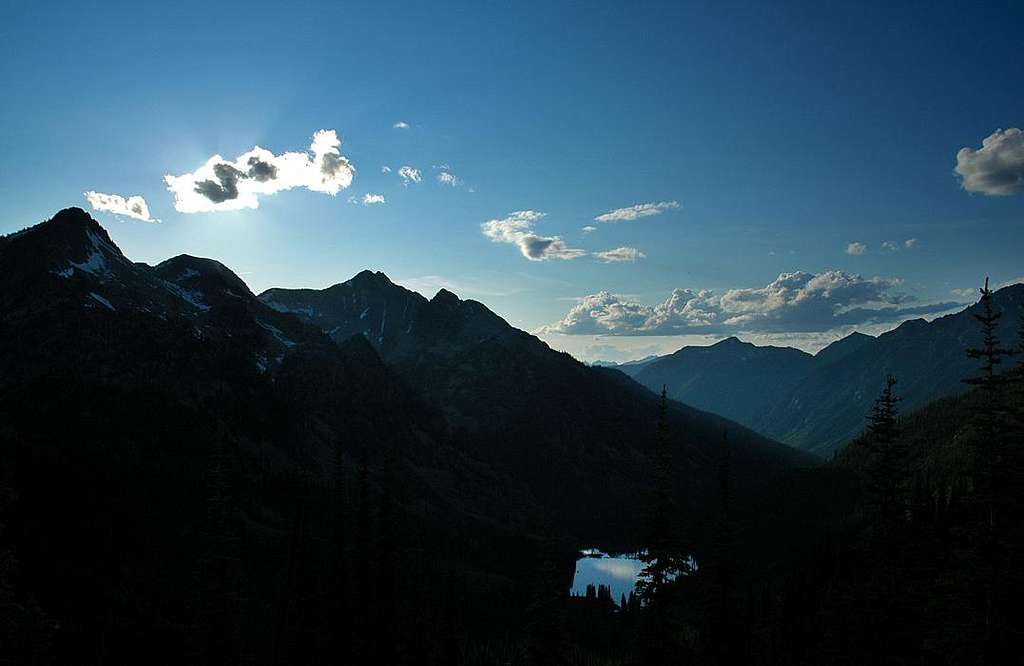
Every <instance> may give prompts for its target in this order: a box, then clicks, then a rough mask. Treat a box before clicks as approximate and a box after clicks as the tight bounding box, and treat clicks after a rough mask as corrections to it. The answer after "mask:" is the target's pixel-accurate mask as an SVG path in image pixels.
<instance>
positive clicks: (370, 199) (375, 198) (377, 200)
mask: <svg viewBox="0 0 1024 666" xmlns="http://www.w3.org/2000/svg"><path fill="white" fill-rule="evenodd" d="M382 203H385V201H384V195H383V194H370V193H369V192H367V193H366V194H364V195H363V205H364V206H372V205H373V204H382Z"/></svg>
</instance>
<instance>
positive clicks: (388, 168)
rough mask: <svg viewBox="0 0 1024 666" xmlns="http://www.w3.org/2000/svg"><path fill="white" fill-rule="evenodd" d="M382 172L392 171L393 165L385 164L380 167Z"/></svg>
mask: <svg viewBox="0 0 1024 666" xmlns="http://www.w3.org/2000/svg"><path fill="white" fill-rule="evenodd" d="M380 172H381V173H384V174H388V173H391V167H389V166H388V165H387V164H385V165H384V166H382V167H381V168H380Z"/></svg>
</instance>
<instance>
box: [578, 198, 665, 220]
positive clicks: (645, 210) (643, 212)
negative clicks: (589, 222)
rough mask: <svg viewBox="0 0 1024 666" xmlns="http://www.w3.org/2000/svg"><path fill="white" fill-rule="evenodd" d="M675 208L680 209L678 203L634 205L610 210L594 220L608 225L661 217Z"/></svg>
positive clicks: (663, 202)
mask: <svg viewBox="0 0 1024 666" xmlns="http://www.w3.org/2000/svg"><path fill="white" fill-rule="evenodd" d="M673 208H679V202H678V201H661V202H659V203H641V204H634V205H632V206H628V207H626V208H616V209H615V210H610V211H608V212H607V213H602V214H601V215H598V216H597V217H595V218H594V220H596V221H597V222H606V223H610V222H623V221H631V220H635V219H637V218H640V217H650V216H652V215H661V214H662V213H664V212H665V211H667V210H672V209H673Z"/></svg>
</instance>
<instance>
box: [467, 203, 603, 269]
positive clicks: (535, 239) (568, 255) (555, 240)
mask: <svg viewBox="0 0 1024 666" xmlns="http://www.w3.org/2000/svg"><path fill="white" fill-rule="evenodd" d="M544 216H545V213H540V212H537V211H534V210H517V211H514V212H512V213H509V214H508V216H506V217H503V218H500V219H494V220H488V221H487V222H484V223H483V224H481V225H480V230H481V231H482V232H483V234H484V236H487V237H488V238H490V239H491V241H492V242H495V243H510V244H512V245H515V246H517V247H518V248H519V251H520V252H521V253H522V255H523V256H524V257H526V258H527V259H529V260H530V261H546V260H548V259H576V258H578V257H582V256H584V255H586V254H587V253H586V251H585V250H580V249H577V248H571V247H568V246H566V244H565V242H564V241H562V239H561V238H559V237H558V236H539V235H537V234H536V233H535V232H534V229H533V226H534V224H535V223H536V222H537V221H538V220H540V219H541V218H543V217H544Z"/></svg>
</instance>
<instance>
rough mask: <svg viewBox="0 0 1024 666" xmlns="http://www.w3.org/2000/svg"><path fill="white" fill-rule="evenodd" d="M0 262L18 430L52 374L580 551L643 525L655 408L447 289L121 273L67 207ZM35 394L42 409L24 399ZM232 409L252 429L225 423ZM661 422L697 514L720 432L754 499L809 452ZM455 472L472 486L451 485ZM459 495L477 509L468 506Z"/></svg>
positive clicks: (193, 265)
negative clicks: (388, 459)
mask: <svg viewBox="0 0 1024 666" xmlns="http://www.w3.org/2000/svg"><path fill="white" fill-rule="evenodd" d="M0 264H2V265H3V267H4V270H3V272H2V274H0V313H2V318H0V341H2V343H3V344H2V351H0V370H2V372H0V396H2V397H3V401H0V407H3V408H4V409H5V413H7V414H11V415H12V420H11V421H10V423H19V422H21V423H25V417H24V416H23V415H22V416H19V415H18V413H19V410H20V409H26V410H27V411H29V412H31V413H35V414H39V413H45V410H46V409H54V410H59V409H61V408H62V407H63V406H62V405H58V404H56V403H53V404H48V403H47V400H58V399H60V400H63V398H62V397H60V394H61V390H60V389H59V388H58V384H59V382H65V383H66V385H68V386H80V387H82V392H83V396H84V399H86V402H89V403H91V402H93V401H100V402H102V403H103V404H104V405H105V407H104V408H105V409H113V410H115V411H116V412H117V414H116V418H118V419H124V420H125V421H134V420H136V419H137V418H138V417H137V416H134V415H127V414H121V413H120V412H121V411H122V410H123V408H122V407H121V406H118V405H109V404H107V397H106V396H110V395H115V394H124V393H127V394H130V395H138V396H141V395H145V394H146V392H147V391H154V392H156V393H158V394H159V395H162V396H164V398H163V399H164V400H165V401H166V402H167V403H168V404H173V405H178V406H180V407H181V408H182V409H190V410H191V409H195V410H199V411H200V412H202V413H203V414H205V415H206V416H205V417H204V418H209V419H210V420H211V421H213V422H217V423H220V425H218V426H217V429H218V430H219V431H222V432H223V433H230V434H231V437H232V438H233V439H236V440H238V441H241V442H244V443H245V447H243V448H247V449H249V450H250V451H251V452H253V453H257V452H258V454H259V455H260V456H263V457H266V459H267V460H271V461H272V460H276V459H279V458H280V459H288V460H291V463H289V464H296V465H299V466H300V467H306V466H308V467H309V469H310V472H311V473H315V474H318V475H321V476H330V474H331V473H332V472H331V464H332V463H331V462H330V461H331V460H332V457H333V456H334V455H335V448H336V447H337V446H338V442H339V441H341V442H343V443H342V444H341V446H342V448H343V449H344V451H345V458H346V460H348V461H351V462H349V465H354V464H355V461H356V460H357V459H360V458H365V457H367V456H370V457H371V458H373V457H374V456H376V458H373V459H377V458H379V456H380V450H381V449H387V450H393V451H394V452H395V455H396V456H398V457H399V458H400V459H401V460H403V461H405V462H407V463H408V464H409V466H410V469H416V470H418V471H416V472H415V476H416V479H417V481H416V483H415V484H412V485H411V486H410V487H411V488H416V489H418V490H417V491H416V492H422V493H424V494H425V496H427V497H430V498H432V500H431V501H432V502H435V503H438V504H439V505H446V506H447V507H448V508H447V509H445V510H446V511H456V512H461V513H464V514H466V515H467V516H473V517H475V518H474V519H480V518H483V517H487V518H486V519H487V520H488V521H498V520H499V519H498V517H499V516H500V521H499V522H505V523H507V522H508V521H510V520H511V521H512V522H515V521H516V520H519V519H522V518H523V516H525V515H526V514H527V513H529V507H530V506H535V507H538V508H539V509H540V510H542V511H544V512H546V513H547V514H548V515H550V516H552V519H553V520H554V521H555V524H556V525H557V526H558V527H559V528H560V531H561V532H562V533H566V534H572V535H574V536H575V537H576V538H579V539H581V540H584V541H585V540H597V539H610V540H617V539H618V540H623V541H625V540H628V539H630V538H633V537H634V536H635V533H636V531H637V530H638V529H639V525H638V521H637V519H636V515H637V512H638V507H639V505H640V503H641V502H642V500H643V497H644V494H645V488H646V486H647V483H648V480H649V478H650V477H649V474H650V470H649V462H648V458H647V453H648V452H649V450H650V446H651V442H652V441H653V436H654V430H655V426H656V420H657V413H658V408H657V402H658V399H657V396H656V395H654V394H653V393H652V392H650V391H648V390H647V389H645V388H643V387H642V386H640V385H639V384H637V383H635V382H633V381H632V380H630V379H628V378H626V377H625V376H623V375H622V374H621V373H619V372H617V371H613V370H607V369H602V368H592V367H588V366H586V365H584V364H582V363H579V362H577V361H576V360H575V359H573V358H572V357H570V356H569V355H567V354H564V353H560V352H556V351H553V350H551V349H550V348H549V347H548V346H547V345H546V344H544V343H543V342H542V341H540V340H539V339H537V338H535V337H533V336H532V335H530V334H528V333H525V332H523V331H520V330H518V329H515V328H514V327H512V326H510V325H509V324H507V323H506V322H505V321H504V320H503V319H501V318H500V317H499V316H497V315H496V314H494V313H493V312H491V311H490V310H488V309H487V308H486V307H485V306H484V305H482V304H481V303H478V302H476V301H472V300H462V299H460V298H458V297H457V296H456V295H455V294H453V293H451V292H449V291H447V290H441V291H439V292H438V293H437V294H436V295H435V296H434V297H433V298H431V299H427V298H425V297H423V296H421V295H420V294H418V293H416V292H412V291H409V290H407V289H404V288H402V287H400V286H398V285H395V284H394V283H392V282H391V281H390V280H389V279H388V278H387V276H385V275H384V274H383V273H379V272H378V273H374V272H370V271H363V272H361V273H359V274H358V275H356V276H355V277H353V278H352V279H350V280H347V281H345V282H342V283H339V284H337V285H335V286H333V287H330V288H327V289H324V290H319V291H317V290H285V289H271V290H268V291H266V292H264V293H263V294H261V295H260V296H259V297H258V298H257V297H256V296H255V295H254V294H253V293H252V292H251V291H250V290H249V289H248V287H247V286H246V285H245V283H244V282H243V281H242V280H241V279H240V278H238V276H237V275H235V274H234V273H233V272H232V271H231V270H230V269H228V268H227V267H225V266H224V265H222V264H220V263H219V262H217V261H215V260H212V259H203V258H197V257H191V256H188V255H181V256H178V257H174V258H172V259H169V260H167V261H165V262H162V263H160V264H158V265H156V266H148V265H145V264H140V263H134V262H132V261H130V260H129V259H127V258H126V257H125V256H124V255H123V254H122V253H121V251H120V250H119V249H118V248H117V246H116V245H115V244H114V243H113V242H112V240H111V239H110V237H109V235H108V234H107V232H106V231H105V230H104V229H103V228H102V227H101V226H100V225H99V224H98V223H97V222H96V221H95V220H93V219H92V218H91V217H90V216H89V215H88V214H87V213H85V212H84V211H82V210H80V209H77V208H71V209H66V210H63V211H61V212H59V213H58V214H57V215H55V216H54V217H53V218H52V219H51V220H49V221H47V222H44V223H42V224H39V225H36V226H34V227H31V228H28V229H26V230H24V231H21V232H18V233H16V234H12V235H10V236H7V237H4V238H3V239H0ZM28 395H34V396H35V397H36V399H37V400H40V401H41V402H37V403H34V404H32V405H31V406H26V405H25V404H24V400H25V399H26V396H28ZM179 403H180V405H179ZM29 407H30V408H29ZM91 409H97V408H91ZM225 414H228V415H231V414H234V415H236V416H237V415H239V414H246V415H249V416H250V417H251V418H247V419H241V418H240V417H239V420H238V421H237V422H231V423H224V422H223V421H224V419H225V416H224V415H225ZM63 418H64V419H65V420H66V423H68V424H70V423H73V422H74V421H75V419H78V418H84V417H83V416H82V414H78V413H75V412H74V411H70V412H69V413H68V414H66V415H65V416H64V417H63ZM90 418H91V417H90ZM110 418H115V415H113V414H112V415H111V416H110ZM668 418H669V429H670V432H671V439H672V444H673V447H674V448H675V449H676V450H677V453H678V455H677V457H676V464H677V465H678V467H679V469H680V470H684V471H685V475H684V476H685V477H686V478H685V483H684V482H683V481H681V482H680V485H681V486H683V485H685V486H686V487H687V488H688V492H689V493H690V494H691V495H692V498H693V500H694V502H696V503H699V502H701V501H702V498H705V497H708V496H711V495H712V494H713V488H714V485H715V484H714V476H715V466H716V461H717V458H718V455H719V454H718V449H719V445H720V441H721V439H722V437H723V433H725V432H726V431H728V433H729V438H730V442H731V444H732V449H733V456H734V459H735V464H736V469H737V473H738V475H739V476H740V477H741V478H745V479H749V480H750V483H749V484H748V485H749V486H751V487H752V486H754V485H756V483H757V480H759V479H766V478H767V477H768V476H770V474H771V473H772V470H780V469H783V468H785V467H787V466H790V465H793V464H799V463H802V462H806V461H807V460H809V458H807V457H805V456H803V455H802V454H800V453H799V452H797V451H795V450H793V449H791V448H789V447H786V446H783V445H780V444H778V443H776V442H773V441H771V440H770V439H769V438H766V437H763V436H761V435H758V434H756V433H754V432H752V431H751V430H749V429H747V428H745V427H743V426H739V425H737V424H736V423H733V422H731V421H728V420H726V419H724V418H722V417H720V416H717V415H713V414H709V413H705V412H702V411H700V410H697V409H694V408H692V407H689V406H686V405H683V404H678V403H673V404H671V405H670V409H669V417H668ZM89 423H90V424H91V425H90V427H92V426H94V425H95V423H94V422H92V421H90V422H89ZM25 427H26V428H29V426H28V425H27V424H26V425H25ZM68 427H70V426H68ZM25 432H28V431H27V430H26V431H25ZM23 434H24V433H23ZM204 439H207V440H209V439H211V437H208V436H204ZM213 439H216V438H215V437H214V438H213ZM66 445H67V444H66V443H55V446H58V447H62V446H66ZM373 449H377V451H376V453H374V452H373ZM453 468H454V469H457V470H460V471H458V474H457V476H458V477H459V478H470V479H474V481H473V482H472V483H468V482H467V483H462V484H461V485H459V484H455V483H454V481H453V479H452V477H451V476H450V473H449V472H451V471H453ZM431 469H432V470H434V471H432V472H431V471H428V470H431ZM439 469H446V470H449V472H446V473H444V474H442V473H439V472H438V471H437V470H439ZM410 473H413V472H410ZM487 479H491V480H487ZM466 488H474V489H478V490H480V491H481V494H482V495H487V497H483V496H473V497H466V496H460V495H459V493H460V492H465V491H466ZM498 497H501V498H505V499H503V500H501V501H500V502H499V500H498V499H496V498H498ZM442 499H446V500H447V504H445V503H444V502H442ZM476 502H480V504H479V505H477V504H475V503H476ZM502 502H503V503H504V504H502Z"/></svg>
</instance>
